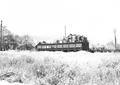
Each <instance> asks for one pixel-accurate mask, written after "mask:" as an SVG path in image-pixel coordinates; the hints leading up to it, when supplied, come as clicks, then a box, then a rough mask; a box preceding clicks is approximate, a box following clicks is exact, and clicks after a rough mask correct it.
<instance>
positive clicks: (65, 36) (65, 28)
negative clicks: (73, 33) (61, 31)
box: [65, 25, 66, 38]
mask: <svg viewBox="0 0 120 85" xmlns="http://www.w3.org/2000/svg"><path fill="white" fill-rule="evenodd" d="M65 38H66V25H65Z"/></svg>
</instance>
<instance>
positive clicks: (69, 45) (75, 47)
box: [35, 38, 89, 52]
mask: <svg viewBox="0 0 120 85" xmlns="http://www.w3.org/2000/svg"><path fill="white" fill-rule="evenodd" d="M35 48H36V50H38V51H64V52H69V51H79V50H86V51H88V50H89V42H88V41H87V39H86V38H85V40H81V41H78V42H76V41H75V42H62V43H38V44H37V45H36V46H35Z"/></svg>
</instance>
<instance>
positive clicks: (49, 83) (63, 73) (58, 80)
mask: <svg viewBox="0 0 120 85" xmlns="http://www.w3.org/2000/svg"><path fill="white" fill-rule="evenodd" d="M13 54H14V53H13ZM13 54H10V53H8V52H5V53H0V55H1V57H0V80H5V81H8V82H10V83H14V82H19V83H22V84H29V83H30V84H32V85H120V58H119V57H116V58H114V57H113V58H109V59H101V61H102V63H99V65H98V66H97V67H90V66H89V63H88V67H89V68H90V69H88V70H87V68H88V67H84V66H83V67H84V69H83V68H82V67H81V65H79V64H76V65H75V64H74V65H72V66H71V64H69V63H66V62H61V60H60V59H59V58H58V60H57V58H53V57H49V56H48V55H46V56H45V55H44V56H42V57H44V58H41V55H37V54H34V56H33V55H32V54H31V55H30V54H29V55H28V54H24V53H22V54H18V55H17V53H16V54H15V55H13ZM50 54H51V53H50ZM88 54H89V53H88ZM57 55H58V53H57ZM67 55H69V54H67ZM71 55H74V53H71ZM82 55H83V54H82ZM84 55H86V54H85V53H84ZM89 55H91V54H89ZM89 55H87V56H89ZM92 55H94V54H92ZM110 55H111V54H110ZM36 56H37V57H36ZM38 56H39V57H38ZM50 56H55V55H50ZM58 56H59V55H58ZM77 56H78V55H77ZM95 56H96V55H95ZM98 56H99V55H98ZM59 57H60V56H59ZM74 58H75V56H74Z"/></svg>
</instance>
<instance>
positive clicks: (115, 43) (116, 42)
mask: <svg viewBox="0 0 120 85" xmlns="http://www.w3.org/2000/svg"><path fill="white" fill-rule="evenodd" d="M114 39H115V50H116V49H117V38H116V29H114Z"/></svg>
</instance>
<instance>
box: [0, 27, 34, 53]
mask: <svg viewBox="0 0 120 85" xmlns="http://www.w3.org/2000/svg"><path fill="white" fill-rule="evenodd" d="M0 33H1V35H0V50H2V51H3V50H33V48H34V41H33V39H32V38H31V37H30V36H29V35H24V36H19V35H14V34H13V33H11V32H10V31H9V30H8V29H6V28H3V29H2V31H1V30H0Z"/></svg>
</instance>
